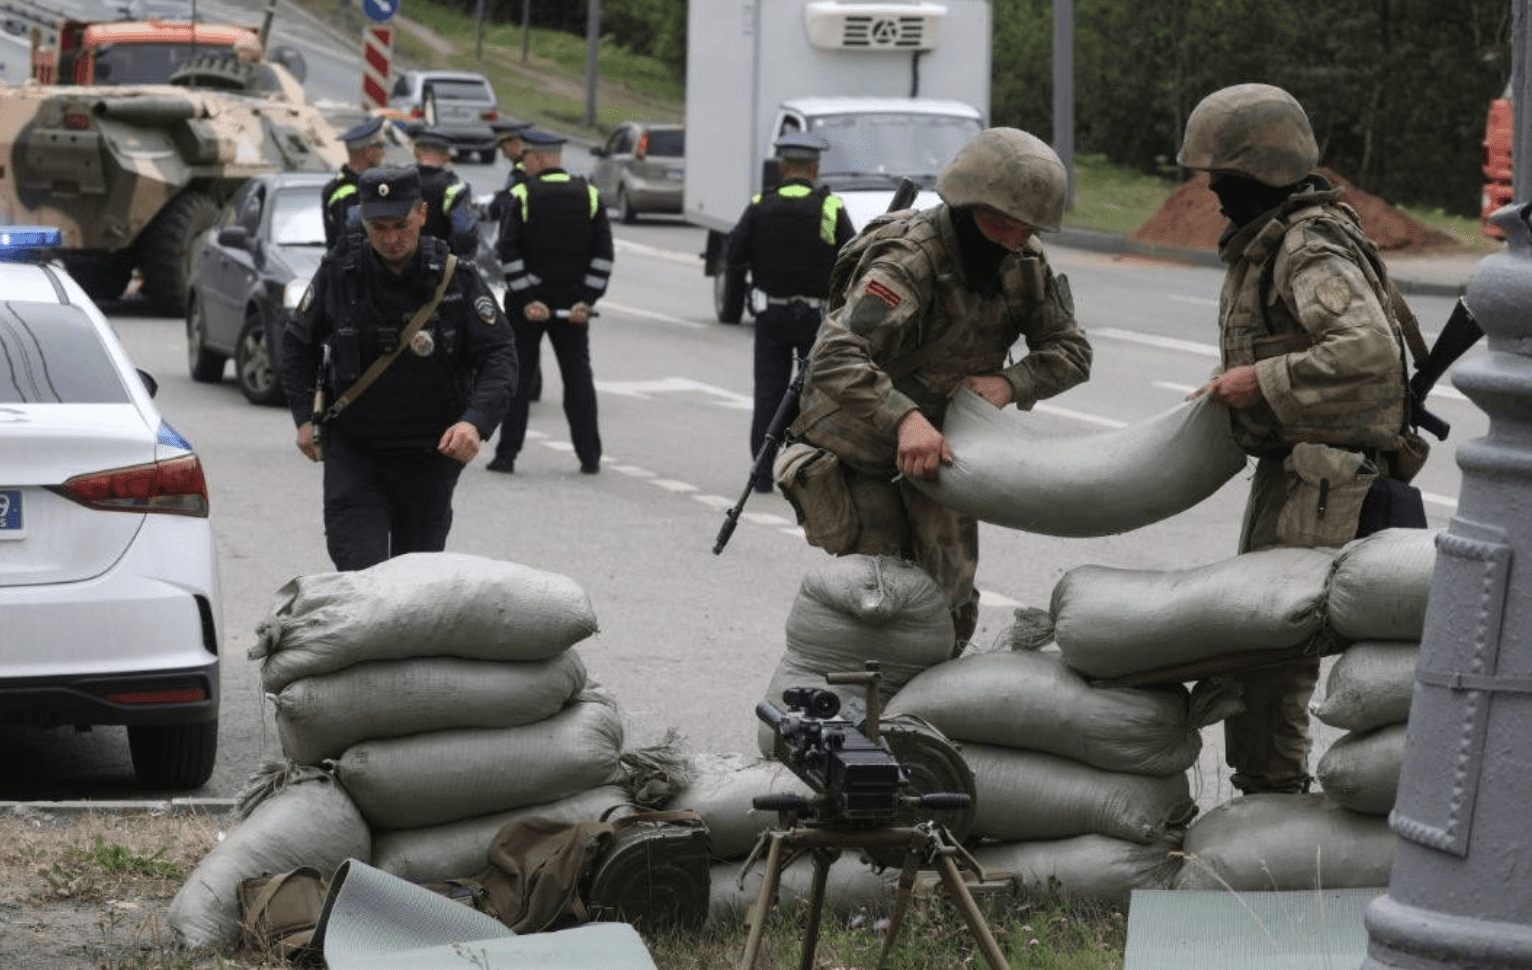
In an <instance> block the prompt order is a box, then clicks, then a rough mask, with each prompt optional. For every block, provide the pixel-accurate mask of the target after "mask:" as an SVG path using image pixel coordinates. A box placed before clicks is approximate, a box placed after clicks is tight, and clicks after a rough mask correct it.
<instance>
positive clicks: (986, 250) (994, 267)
mask: <svg viewBox="0 0 1532 970" xmlns="http://www.w3.org/2000/svg"><path fill="white" fill-rule="evenodd" d="M952 228H953V229H954V230H955V231H956V232H957V240H958V258H959V259H960V260H961V261H962V263H963V275H964V276H965V277H967V279H968V283H969V285H970V286H972V287H973V288H974V291H975V292H977V293H978V294H979V295H980V296H983V297H992V296H995V295H996V294H998V293H999V292H1000V261H1001V260H1003V259H1005V257H1006V256H1009V255H1010V252H1011V251H1010V250H1008V249H1006V248H1005V247H1004V246H1001V245H1000V244H999V243H995V242H991V241H990V239H989V237H988V236H986V235H984V233H983V232H981V231H980V230H979V226H978V224H977V223H976V222H974V219H973V212H972V211H971V210H969V209H953V210H952Z"/></svg>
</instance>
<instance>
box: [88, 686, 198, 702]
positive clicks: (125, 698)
mask: <svg viewBox="0 0 1532 970" xmlns="http://www.w3.org/2000/svg"><path fill="white" fill-rule="evenodd" d="M106 699H107V700H109V701H113V702H114V703H117V704H196V703H199V702H201V701H205V700H207V691H205V690H203V689H202V688H200V687H183V688H180V689H178V690H145V691H135V692H134V693H131V694H108V695H106Z"/></svg>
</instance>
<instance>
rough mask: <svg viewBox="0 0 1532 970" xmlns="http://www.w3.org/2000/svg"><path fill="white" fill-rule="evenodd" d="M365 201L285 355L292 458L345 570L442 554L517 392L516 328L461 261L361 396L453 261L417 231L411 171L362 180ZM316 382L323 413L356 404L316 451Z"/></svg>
mask: <svg viewBox="0 0 1532 970" xmlns="http://www.w3.org/2000/svg"><path fill="white" fill-rule="evenodd" d="M359 194H360V196H361V202H360V206H359V214H360V221H361V225H362V228H363V231H364V233H365V237H364V238H365V240H366V241H365V242H359V243H358V244H357V245H355V246H350V247H347V248H346V249H345V250H343V251H341V252H338V253H332V254H331V255H330V256H329V257H328V258H327V259H325V261H324V262H323V263H321V264H320V267H319V270H318V271H317V272H316V273H315V274H314V279H313V282H312V283H311V284H310V285H309V289H308V291H307V292H306V293H305V294H304V297H303V300H302V302H301V303H300V305H299V306H298V308H297V310H296V311H295V312H294V313H293V315H292V317H291V318H290V319H289V321H288V325H287V331H286V333H285V335H284V338H283V345H282V386H283V389H284V390H285V391H286V392H287V401H288V406H289V408H290V409H291V410H292V415H293V421H294V423H295V424H296V425H297V426H298V436H297V444H298V450H299V451H301V452H303V454H304V455H306V456H307V457H308V458H309V459H310V460H311V461H323V462H324V521H325V540H326V544H327V546H328V548H329V553H330V558H331V559H332V560H333V561H334V563H335V568H336V569H340V570H348V569H365V568H366V567H368V566H372V565H375V564H376V563H379V562H382V561H383V560H385V559H388V558H389V557H391V556H398V555H402V554H403V553H406V552H431V551H440V550H441V549H442V548H443V547H444V546H445V544H446V540H447V532H448V530H449V529H450V527H451V525H452V493H453V490H454V488H455V487H456V485H457V479H458V475H459V473H460V472H461V471H462V468H463V466H464V465H466V464H467V463H468V462H469V461H471V460H473V457H474V455H476V454H477V453H478V451H479V444H480V442H481V441H482V440H483V439H484V438H485V437H487V436H488V435H489V434H491V433H492V432H493V431H494V429H495V426H496V424H497V423H499V420H500V418H501V416H502V414H503V413H504V410H505V404H506V401H507V399H508V398H509V395H510V390H511V388H512V387H513V386H514V385H515V381H516V347H515V343H514V341H513V338H512V336H511V332H510V327H509V325H508V324H507V322H506V320H505V317H504V316H503V315H502V314H501V313H500V310H499V308H498V307H497V306H495V301H494V298H493V297H492V296H491V295H490V293H489V290H488V289H487V288H486V287H485V285H484V282H483V279H482V277H481V276H480V275H479V273H478V272H477V271H476V270H475V269H474V268H473V266H472V265H471V264H469V263H467V262H463V263H459V264H457V266H456V268H455V270H454V272H453V273H452V275H451V276H450V277H445V278H446V280H447V286H446V289H445V291H444V293H443V295H442V297H441V299H440V301H439V302H438V303H437V304H436V306H435V308H434V310H433V311H432V313H431V315H430V317H429V318H428V319H427V320H426V322H425V324H424V326H423V327H421V328H420V329H419V330H418V332H416V333H415V334H414V336H413V337H412V338H411V339H410V340H409V341H408V344H407V346H406V347H405V349H403V350H402V352H400V353H399V354H398V355H397V356H396V357H395V358H394V359H393V361H392V363H391V364H389V365H388V366H387V367H386V369H384V370H382V371H381V373H378V374H376V375H374V380H373V382H372V383H371V384H370V385H367V386H365V387H361V386H359V379H361V378H362V375H364V374H366V373H368V371H369V368H371V367H372V365H373V364H374V362H376V361H378V360H379V359H380V358H382V357H385V356H386V355H387V354H388V353H389V352H390V351H393V350H394V349H395V348H396V347H398V345H399V343H400V337H401V334H402V333H403V331H405V330H406V328H407V321H409V320H410V319H411V318H412V317H413V316H415V315H416V313H417V311H419V310H420V309H421V308H422V307H425V306H427V305H428V304H429V303H430V301H432V300H433V299H434V297H435V295H436V291H437V289H438V286H439V285H440V283H441V281H442V280H443V278H444V274H445V270H446V266H447V257H448V255H449V254H448V251H447V246H446V243H444V242H442V241H441V240H438V239H435V238H432V237H430V236H426V235H423V234H422V232H421V229H422V227H423V226H424V224H425V220H426V204H425V202H424V200H423V199H422V198H421V195H420V174H419V173H418V172H416V171H415V170H414V169H413V168H405V169H396V168H374V169H369V170H368V171H366V172H364V173H362V177H361V180H360V183H359ZM325 361H327V362H328V368H327V372H326V374H325V376H323V377H318V375H319V373H320V367H321V363H322V362H325ZM316 379H317V380H320V381H322V382H323V385H324V386H325V387H326V388H327V390H328V393H329V400H330V401H331V402H338V401H339V400H341V399H342V397H341V396H348V397H354V402H353V403H351V404H350V406H349V407H346V408H345V409H344V410H341V411H340V412H339V413H338V414H335V415H334V417H333V418H332V419H331V420H329V421H326V422H325V427H324V438H323V447H322V449H321V447H320V443H319V442H318V441H317V440H316V438H315V434H314V417H315V415H314V389H315V384H316ZM331 407H332V409H333V407H334V404H333V403H332V405H331Z"/></svg>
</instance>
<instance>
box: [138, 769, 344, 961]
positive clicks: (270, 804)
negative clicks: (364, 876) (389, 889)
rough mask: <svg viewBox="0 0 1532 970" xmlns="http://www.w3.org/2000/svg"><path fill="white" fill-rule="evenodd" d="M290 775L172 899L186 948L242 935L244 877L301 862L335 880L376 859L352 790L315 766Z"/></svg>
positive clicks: (171, 912)
mask: <svg viewBox="0 0 1532 970" xmlns="http://www.w3.org/2000/svg"><path fill="white" fill-rule="evenodd" d="M290 774H291V778H290V781H289V782H288V783H286V784H285V785H284V786H283V787H281V788H280V790H278V791H277V792H276V793H275V794H273V795H271V796H270V797H268V798H266V799H265V800H264V801H262V802H261V803H260V804H259V805H257V806H256V807H255V808H254V809H253V810H252V811H251V812H250V814H249V816H248V817H247V818H245V819H244V820H243V821H241V822H240V823H239V824H238V825H235V826H234V827H233V828H232V829H230V830H229V833H228V836H227V837H226V838H225V839H224V840H223V841H222V842H219V843H218V844H217V845H215V846H213V848H212V851H210V852H209V853H208V854H207V855H205V856H203V857H202V861H201V862H199V863H197V868H196V869H194V870H192V874H191V875H190V876H189V877H187V880H186V882H185V883H184V884H183V885H182V886H181V888H180V889H179V890H178V891H177V892H176V895H175V898H174V899H172V900H171V901H170V907H169V909H168V910H167V913H166V917H167V919H168V921H169V923H170V928H171V929H172V930H173V931H174V933H175V935H176V937H177V940H178V942H179V943H181V944H182V945H183V946H186V947H190V948H203V947H214V946H224V945H227V944H232V943H235V942H237V941H238V940H239V937H240V920H239V902H238V895H237V892H236V887H238V885H239V883H240V881H241V880H244V879H253V878H255V877H257V876H261V875H264V874H267V873H272V874H275V873H281V872H288V871H290V870H293V869H296V868H298V867H299V866H312V867H313V868H315V869H317V870H318V871H319V873H320V875H322V876H323V877H324V878H326V879H328V878H330V876H332V875H333V874H334V873H335V869H336V867H337V866H339V865H340V864H341V863H342V862H344V861H345V860H346V859H348V858H355V859H362V860H365V859H367V858H369V857H370V856H371V854H372V837H371V834H370V833H369V831H368V828H367V823H366V822H365V821H363V819H362V815H361V813H360V812H359V811H357V808H356V805H355V804H353V802H352V800H351V798H350V796H348V795H347V794H346V791H345V790H344V789H343V788H341V786H340V785H339V784H337V783H336V781H335V780H334V779H333V778H332V777H330V776H329V775H327V774H325V773H324V772H322V771H320V770H318V769H315V768H304V769H296V770H294V771H292V772H291V773H290Z"/></svg>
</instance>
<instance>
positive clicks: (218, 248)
mask: <svg viewBox="0 0 1532 970" xmlns="http://www.w3.org/2000/svg"><path fill="white" fill-rule="evenodd" d="M329 180H330V176H329V175H327V174H325V173H323V172H274V173H270V174H266V175H258V176H256V177H255V178H252V179H250V180H249V181H247V182H245V184H244V185H242V186H240V187H239V190H238V191H236V192H235V193H234V195H233V196H232V197H231V198H230V199H229V201H228V203H227V204H226V205H225V206H224V207H223V210H222V212H220V213H219V216H218V221H217V222H216V223H214V225H213V228H211V229H209V230H208V231H207V232H205V233H203V234H202V236H201V238H200V239H199V240H198V241H197V244H196V246H195V247H194V248H193V250H192V263H191V275H190V284H189V288H188V292H187V295H186V358H187V365H188V366H189V367H190V369H191V376H192V380H194V381H199V382H202V383H208V384H216V383H218V382H220V381H222V380H223V371H224V364H225V362H227V361H228V360H229V359H230V358H233V360H234V380H235V382H236V383H237V384H238V385H239V390H240V393H242V394H244V395H245V397H246V399H247V400H249V401H250V402H251V403H252V404H283V403H285V400H286V399H285V398H284V397H283V394H282V381H281V377H280V375H281V352H282V331H283V330H284V329H286V327H287V317H288V314H289V313H290V312H291V311H292V309H293V308H294V307H296V306H297V305H298V301H299V300H300V299H302V298H303V291H304V290H305V289H307V288H308V284H309V280H310V279H311V278H312V277H313V275H314V271H315V270H316V269H318V268H319V261H320V259H321V258H323V257H324V252H325V246H324V214H323V207H322V200H321V199H320V196H319V193H320V190H321V189H322V188H324V185H325V183H326V182H328V181H329Z"/></svg>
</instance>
